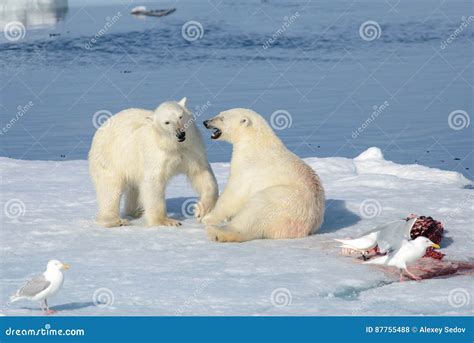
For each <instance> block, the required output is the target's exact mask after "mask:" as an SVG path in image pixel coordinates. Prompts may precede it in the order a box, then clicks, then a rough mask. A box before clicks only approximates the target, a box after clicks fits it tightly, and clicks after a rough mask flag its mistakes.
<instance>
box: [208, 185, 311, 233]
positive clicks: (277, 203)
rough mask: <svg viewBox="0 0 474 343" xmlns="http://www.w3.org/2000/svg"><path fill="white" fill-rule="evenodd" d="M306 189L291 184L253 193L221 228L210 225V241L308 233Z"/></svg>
mask: <svg viewBox="0 0 474 343" xmlns="http://www.w3.org/2000/svg"><path fill="white" fill-rule="evenodd" d="M302 197H304V196H303V192H300V191H299V190H298V189H296V188H294V187H290V186H274V187H270V188H267V189H264V190H262V191H260V192H258V193H256V194H254V195H253V196H252V197H251V198H250V199H249V201H248V202H247V203H246V204H245V206H244V207H243V208H242V209H241V210H240V211H239V212H238V213H237V214H236V215H235V216H234V217H233V218H232V219H231V220H230V222H229V223H227V224H226V225H224V226H223V227H222V228H219V227H218V226H215V225H210V226H208V227H207V232H208V237H209V239H210V240H213V241H218V242H245V241H249V240H253V239H262V238H271V239H281V238H298V237H304V236H307V235H308V234H309V232H310V230H311V228H310V227H309V226H311V225H310V221H311V220H308V218H306V215H305V213H304V211H301V208H299V206H300V205H299V204H300V203H301V202H303V203H304V200H303V199H302Z"/></svg>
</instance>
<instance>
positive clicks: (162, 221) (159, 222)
mask: <svg viewBox="0 0 474 343" xmlns="http://www.w3.org/2000/svg"><path fill="white" fill-rule="evenodd" d="M148 226H176V227H177V226H181V222H180V221H178V220H176V219H173V218H170V217H166V218H163V219H160V220H156V221H153V222H149V223H148Z"/></svg>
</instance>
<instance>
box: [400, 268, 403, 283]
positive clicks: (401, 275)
mask: <svg viewBox="0 0 474 343" xmlns="http://www.w3.org/2000/svg"><path fill="white" fill-rule="evenodd" d="M400 282H403V271H402V270H401V269H400Z"/></svg>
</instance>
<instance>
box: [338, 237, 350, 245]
mask: <svg viewBox="0 0 474 343" xmlns="http://www.w3.org/2000/svg"><path fill="white" fill-rule="evenodd" d="M334 240H335V241H336V242H339V243H342V244H344V245H348V246H350V242H351V241H352V239H338V238H334Z"/></svg>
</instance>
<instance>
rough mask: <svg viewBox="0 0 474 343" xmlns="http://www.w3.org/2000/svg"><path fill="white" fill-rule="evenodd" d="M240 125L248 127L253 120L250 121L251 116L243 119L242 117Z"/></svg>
mask: <svg viewBox="0 0 474 343" xmlns="http://www.w3.org/2000/svg"><path fill="white" fill-rule="evenodd" d="M240 125H242V126H245V127H247V126H250V125H252V122H251V121H250V118H249V117H243V118H242V119H240Z"/></svg>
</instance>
